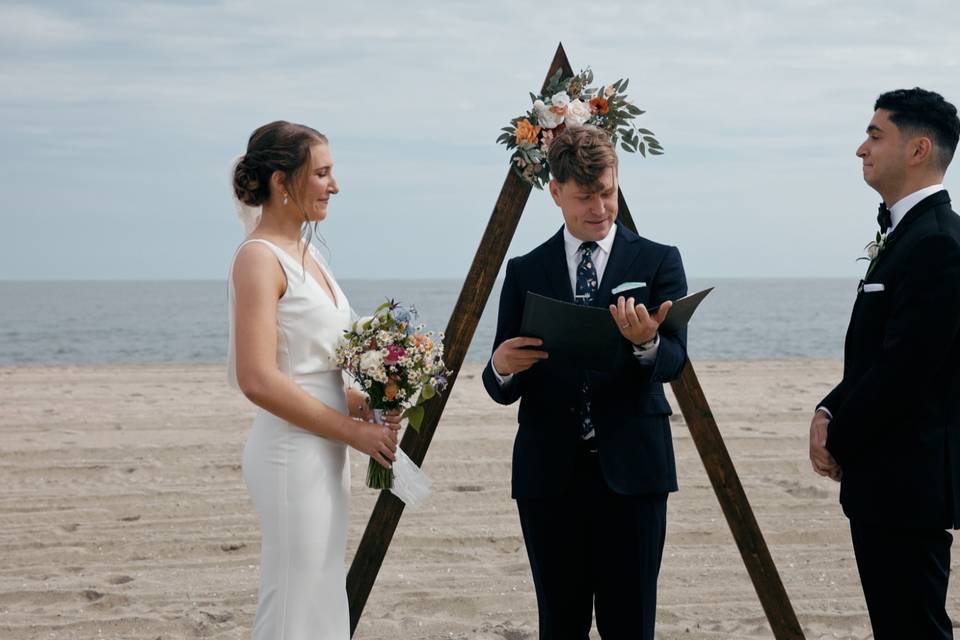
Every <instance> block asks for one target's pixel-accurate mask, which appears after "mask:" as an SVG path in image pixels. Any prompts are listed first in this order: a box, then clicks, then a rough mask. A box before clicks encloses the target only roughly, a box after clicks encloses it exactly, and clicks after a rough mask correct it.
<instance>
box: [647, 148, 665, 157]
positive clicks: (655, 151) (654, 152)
mask: <svg viewBox="0 0 960 640" xmlns="http://www.w3.org/2000/svg"><path fill="white" fill-rule="evenodd" d="M650 155H652V156H662V155H663V151H661V150H660V149H650Z"/></svg>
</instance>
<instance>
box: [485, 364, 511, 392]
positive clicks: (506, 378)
mask: <svg viewBox="0 0 960 640" xmlns="http://www.w3.org/2000/svg"><path fill="white" fill-rule="evenodd" d="M490 370H491V371H493V377H494V378H496V379H497V384H499V385H500V386H501V387H505V386H507V385H508V384H510V381H511V380H513V374H512V373H508V374H506V375H501V374H500V372H499V371H497V368H496V367H495V366H493V358H490Z"/></svg>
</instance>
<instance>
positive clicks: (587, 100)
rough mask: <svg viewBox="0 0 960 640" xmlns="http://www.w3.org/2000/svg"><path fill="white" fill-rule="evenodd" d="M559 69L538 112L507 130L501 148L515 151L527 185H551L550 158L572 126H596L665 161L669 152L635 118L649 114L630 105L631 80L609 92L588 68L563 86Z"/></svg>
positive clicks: (538, 100) (514, 162)
mask: <svg viewBox="0 0 960 640" xmlns="http://www.w3.org/2000/svg"><path fill="white" fill-rule="evenodd" d="M561 74H562V70H560V69H558V70H557V72H556V73H555V74H553V76H551V77H550V80H549V81H548V82H547V88H546V91H544V92H543V95H539V96H538V95H534V94H533V93H531V94H530V101H531V102H532V103H533V105H532V108H531V109H530V110H529V111H527V112H526V114H524V115H522V116H519V117H516V118H514V119H513V120H511V121H510V126H508V127H503V129H501V131H502V132H503V133H501V134H500V136H499V137H498V138H497V142H499V143H501V144H505V145H507V149H515V151H514V152H513V155H512V156H510V164H511V166H512V167H513V170H514V171H516V173H517V175H519V176H520V177H521V178H522V179H524V180H525V181H527V182H529V183H530V184H531V185H533V186H534V187H536V188H537V189H543V185H545V184H546V183H547V181H548V180H550V167H549V166H548V165H547V152H548V151H549V150H550V143H551V142H552V141H553V139H554V138H555V137H557V136H558V135H560V133H561V132H562V131H563V130H564V129H565V128H566V127H567V126H570V125H590V126H594V127H597V128H598V129H602V130H603V131H605V132H606V133H607V135H608V136H610V141H611V142H612V143H613V144H614V146H616V144H617V142H620V147H621V148H622V149H623V150H624V151H629V152H631V153H633V152H637V151H639V152H640V155H642V156H643V157H647V153H650V155H655V156H659V155H662V154H663V147H661V146H660V143H659V142H657V139H656V138H655V137H654V135H653V132H652V131H650V130H649V129H643V128H640V127H637V126H636V125H635V124H633V122H631V121H632V120H633V119H634V118H636V117H637V116H639V115H642V114H643V113H645V111H643V109H641V108H640V107H637V106H636V105H634V104H633V103H632V102H631V101H630V100H627V94H626V93H624V92H625V91H626V89H627V84H628V83H629V82H630V80H629V79H621V80H617V81H616V82H614V83H613V84H609V85H606V86H603V87H591V86H589V85H590V83H591V82H593V71H591V70H590V69H589V68H587V69H586V70H585V71H581V72H580V73H578V74H577V75H575V76H573V77H572V78H567V79H565V80H561V79H560V76H561Z"/></svg>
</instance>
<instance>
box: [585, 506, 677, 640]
mask: <svg viewBox="0 0 960 640" xmlns="http://www.w3.org/2000/svg"><path fill="white" fill-rule="evenodd" d="M594 522H595V527H594V532H595V533H594V538H595V540H596V542H595V545H594V549H595V552H596V558H597V560H596V562H595V566H596V609H597V630H598V631H599V632H600V636H601V637H602V638H603V640H621V639H622V640H628V639H629V640H653V632H654V624H655V622H656V615H657V576H658V575H659V573H660V561H661V559H662V558H663V541H664V537H665V535H666V529H667V496H666V494H661V495H652V496H649V495H648V496H623V495H618V494H615V493H613V492H612V491H610V490H609V489H607V490H606V492H605V495H603V497H602V498H601V499H599V500H597V502H596V510H595V515H594Z"/></svg>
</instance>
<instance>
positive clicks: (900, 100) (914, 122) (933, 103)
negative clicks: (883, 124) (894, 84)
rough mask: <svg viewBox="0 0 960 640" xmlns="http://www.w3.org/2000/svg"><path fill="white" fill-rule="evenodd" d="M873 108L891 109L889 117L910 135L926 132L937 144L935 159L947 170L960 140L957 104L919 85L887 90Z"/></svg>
mask: <svg viewBox="0 0 960 640" xmlns="http://www.w3.org/2000/svg"><path fill="white" fill-rule="evenodd" d="M873 109H874V111H876V110H877V109H885V110H887V111H889V112H890V121H891V122H893V124H895V125H897V128H898V129H900V131H904V132H907V134H908V135H925V136H927V137H929V138H930V140H931V142H933V146H934V156H935V157H934V160H935V161H936V162H937V164H938V165H939V168H940V169H942V170H946V168H947V166H948V165H949V164H950V161H951V160H952V159H953V153H954V151H956V150H957V140H960V119H958V118H957V108H956V107H955V106H953V105H952V104H950V103H949V102H947V101H946V100H944V98H943V96H942V95H940V94H939V93H935V92H933V91H927V90H926V89H921V88H920V87H914V88H913V89H896V90H894V91H887V92H886V93H883V94H881V95H880V97H879V98H877V101H876V103H875V104H874V105H873Z"/></svg>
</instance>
